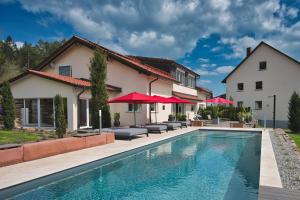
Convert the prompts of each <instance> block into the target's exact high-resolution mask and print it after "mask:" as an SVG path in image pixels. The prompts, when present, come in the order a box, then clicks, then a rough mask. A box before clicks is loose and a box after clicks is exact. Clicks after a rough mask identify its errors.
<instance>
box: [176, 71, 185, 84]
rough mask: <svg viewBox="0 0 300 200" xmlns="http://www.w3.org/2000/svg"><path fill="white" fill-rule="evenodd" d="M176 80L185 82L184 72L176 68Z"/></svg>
mask: <svg viewBox="0 0 300 200" xmlns="http://www.w3.org/2000/svg"><path fill="white" fill-rule="evenodd" d="M176 80H177V81H179V82H180V83H181V84H183V85H184V82H185V77H184V72H182V71H179V70H176Z"/></svg>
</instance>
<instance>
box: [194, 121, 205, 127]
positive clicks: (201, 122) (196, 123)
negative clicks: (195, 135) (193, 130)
mask: <svg viewBox="0 0 300 200" xmlns="http://www.w3.org/2000/svg"><path fill="white" fill-rule="evenodd" d="M203 125H204V122H203V121H192V126H203Z"/></svg>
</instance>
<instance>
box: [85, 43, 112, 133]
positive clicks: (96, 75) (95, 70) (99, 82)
mask: <svg viewBox="0 0 300 200" xmlns="http://www.w3.org/2000/svg"><path fill="white" fill-rule="evenodd" d="M106 61H107V56H106V54H105V53H104V52H102V51H100V50H98V49H97V50H95V51H94V57H93V58H92V59H91V60H90V79H91V84H92V86H91V93H92V99H91V102H92V105H91V106H92V109H91V111H92V126H93V128H94V129H95V128H99V110H102V126H103V127H104V128H107V127H111V116H110V109H109V105H108V104H107V101H108V94H107V90H106V84H105V81H106V71H107V63H106Z"/></svg>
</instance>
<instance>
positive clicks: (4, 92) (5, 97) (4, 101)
mask: <svg viewBox="0 0 300 200" xmlns="http://www.w3.org/2000/svg"><path fill="white" fill-rule="evenodd" d="M1 96H2V98H1V105H2V108H3V122H4V128H5V129H8V130H11V129H13V128H14V127H15V118H16V110H15V103H14V97H13V95H12V93H11V90H10V85H9V83H8V82H4V83H3V85H2V88H1Z"/></svg>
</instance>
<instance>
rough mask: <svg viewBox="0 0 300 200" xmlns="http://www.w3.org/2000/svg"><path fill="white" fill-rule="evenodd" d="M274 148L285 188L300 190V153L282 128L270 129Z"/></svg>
mask: <svg viewBox="0 0 300 200" xmlns="http://www.w3.org/2000/svg"><path fill="white" fill-rule="evenodd" d="M270 137H271V140H272V145H273V149H274V152H275V157H276V161H277V165H278V168H279V173H280V177H281V181H282V185H283V187H284V188H287V189H292V190H300V153H299V151H296V150H295V146H294V145H293V143H292V142H291V140H290V139H289V137H288V135H287V134H285V132H284V131H283V130H282V129H276V130H275V131H270Z"/></svg>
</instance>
